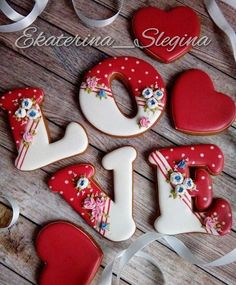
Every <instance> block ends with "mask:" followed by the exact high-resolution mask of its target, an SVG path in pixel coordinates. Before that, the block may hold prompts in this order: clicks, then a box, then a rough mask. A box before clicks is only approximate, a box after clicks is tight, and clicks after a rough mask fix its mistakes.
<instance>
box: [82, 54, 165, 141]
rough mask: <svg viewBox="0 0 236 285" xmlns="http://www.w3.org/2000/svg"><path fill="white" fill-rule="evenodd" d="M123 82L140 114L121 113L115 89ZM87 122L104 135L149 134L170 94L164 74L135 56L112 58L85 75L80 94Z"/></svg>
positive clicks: (127, 135) (128, 135)
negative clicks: (113, 86)
mask: <svg viewBox="0 0 236 285" xmlns="http://www.w3.org/2000/svg"><path fill="white" fill-rule="evenodd" d="M114 79H119V80H121V81H122V82H123V83H124V84H125V85H126V86H127V87H128V90H129V92H130V94H131V96H133V97H134V99H135V102H136V104H137V114H136V115H135V117H133V118H128V117H127V116H125V115H124V114H123V113H121V111H120V110H119V108H118V106H117V104H116V101H115V98H114V94H113V92H112V89H111V83H112V80H114ZM79 102H80V107H81V110H82V112H83V114H84V116H85V117H86V119H87V120H88V121H89V122H90V123H91V124H92V125H93V126H94V127H95V128H97V129H99V130H100V131H101V132H103V133H106V134H108V135H111V136H117V137H130V136H136V135H139V134H142V133H144V132H146V131H147V130H148V129H149V128H151V127H152V126H153V125H154V124H155V123H156V122H157V120H158V119H159V117H160V116H161V114H162V113H163V110H164V107H165V105H166V91H165V86H164V83H163V81H162V78H161V76H160V74H159V73H158V72H157V71H156V70H155V68H154V67H153V66H152V65H150V64H149V63H147V62H145V61H143V60H141V59H138V58H135V57H118V58H116V57H115V58H109V59H106V60H104V61H102V62H100V63H99V64H98V65H96V66H95V67H93V68H92V69H91V70H90V71H88V73H87V74H86V75H85V78H84V81H83V83H82V84H81V88H80V93H79Z"/></svg>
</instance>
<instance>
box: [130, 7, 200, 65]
mask: <svg viewBox="0 0 236 285" xmlns="http://www.w3.org/2000/svg"><path fill="white" fill-rule="evenodd" d="M153 28H155V29H158V31H159V33H158V34H155V32H154V31H153V30H152V31H151V30H149V31H148V32H145V31H146V30H147V29H153ZM133 32H134V35H135V37H136V38H137V39H138V40H139V44H140V45H142V46H148V45H150V44H151V43H152V41H153V40H152V38H154V39H155V40H157V39H158V37H159V35H160V34H161V33H162V32H164V36H162V37H161V38H160V40H159V41H158V43H159V44H160V43H161V42H162V40H163V39H164V38H166V37H170V38H174V37H176V36H178V37H180V38H183V37H184V38H186V39H189V38H190V37H191V38H194V37H198V36H199V34H200V22H199V19H198V16H197V14H196V13H195V12H194V11H193V10H192V9H191V8H188V7H177V8H174V9H172V10H170V11H168V12H166V11H163V10H161V9H158V8H155V7H146V8H142V9H140V10H138V11H137V12H136V14H135V15H134V17H133ZM144 32H145V34H143V33H144ZM186 34H187V36H186V37H185V35H186ZM148 37H151V39H150V38H148ZM167 48H171V46H157V45H152V46H150V47H147V48H146V49H145V50H146V51H147V52H148V53H149V54H151V55H152V56H154V57H155V58H158V59H159V60H160V61H163V62H165V63H169V62H171V61H173V60H176V59H177V58H179V57H180V56H182V55H184V54H185V53H187V52H188V51H189V50H190V49H191V48H192V45H188V46H186V45H184V46H182V47H181V46H180V44H178V45H177V46H176V47H175V48H174V50H173V51H168V50H167Z"/></svg>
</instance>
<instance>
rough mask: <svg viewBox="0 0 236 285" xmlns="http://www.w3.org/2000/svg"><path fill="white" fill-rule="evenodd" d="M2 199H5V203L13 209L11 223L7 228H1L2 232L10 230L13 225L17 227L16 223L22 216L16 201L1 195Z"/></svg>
mask: <svg viewBox="0 0 236 285" xmlns="http://www.w3.org/2000/svg"><path fill="white" fill-rule="evenodd" d="M0 198H1V199H3V200H4V201H6V202H7V204H8V205H9V206H10V207H11V209H12V217H11V220H10V222H9V224H8V225H7V226H6V227H2V228H0V231H3V230H6V229H9V228H10V227H12V226H13V225H15V223H16V222H17V220H18V218H19V215H20V208H19V206H18V204H17V203H16V201H15V200H14V199H12V198H10V197H8V196H2V195H0Z"/></svg>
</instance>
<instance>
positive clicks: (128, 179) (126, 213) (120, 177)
mask: <svg viewBox="0 0 236 285" xmlns="http://www.w3.org/2000/svg"><path fill="white" fill-rule="evenodd" d="M136 156H137V153H136V150H135V149H134V148H133V147H130V146H126V147H122V148H119V149H117V150H114V151H112V152H110V153H108V154H107V155H106V156H105V157H104V158H103V160H102V165H103V167H104V168H105V169H106V170H113V175H114V179H113V181H114V201H111V203H110V211H109V218H108V223H109V224H110V229H109V231H106V232H105V237H107V238H108V239H110V240H112V241H123V240H127V239H129V238H130V237H131V236H132V235H133V234H134V232H135V229H136V225H135V222H134V219H133V216H132V206H133V162H134V160H135V159H136Z"/></svg>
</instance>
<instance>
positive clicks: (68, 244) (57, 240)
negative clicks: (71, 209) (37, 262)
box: [36, 222, 103, 285]
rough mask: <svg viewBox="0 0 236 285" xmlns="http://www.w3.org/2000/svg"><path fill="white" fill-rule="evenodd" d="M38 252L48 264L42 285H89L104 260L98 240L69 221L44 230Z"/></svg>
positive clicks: (37, 242) (41, 278)
mask: <svg viewBox="0 0 236 285" xmlns="http://www.w3.org/2000/svg"><path fill="white" fill-rule="evenodd" d="M36 249H37V252H38V255H39V257H40V259H41V260H42V261H43V262H44V263H45V266H44V269H43V272H42V273H41V276H40V280H39V284H40V285H68V284H70V285H78V284H80V285H89V284H90V283H91V281H92V280H93V278H94V276H95V274H96V272H97V271H98V268H99V266H100V264H101V261H102V257H103V253H102V250H101V249H100V247H99V246H98V245H97V244H96V243H95V241H94V240H93V239H92V238H91V237H90V236H89V235H88V234H87V233H85V232H83V231H82V230H81V229H80V228H78V227H76V226H75V225H73V224H70V223H68V222H55V223H51V224H49V225H47V226H46V227H44V228H43V229H42V230H41V231H40V233H39V235H38V238H37V241H36Z"/></svg>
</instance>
